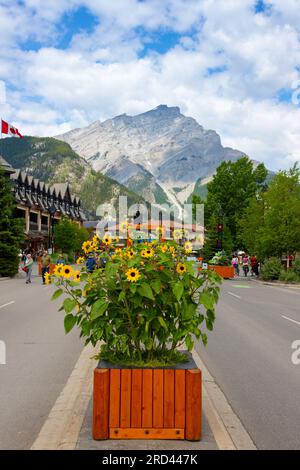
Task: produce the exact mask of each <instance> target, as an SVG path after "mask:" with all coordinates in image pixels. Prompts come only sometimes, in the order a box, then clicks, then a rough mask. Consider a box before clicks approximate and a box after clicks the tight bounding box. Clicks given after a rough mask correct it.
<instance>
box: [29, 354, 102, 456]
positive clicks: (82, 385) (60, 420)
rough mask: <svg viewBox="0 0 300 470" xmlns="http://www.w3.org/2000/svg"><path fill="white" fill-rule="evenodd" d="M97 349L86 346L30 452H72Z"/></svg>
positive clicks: (90, 381)
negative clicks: (92, 358)
mask: <svg viewBox="0 0 300 470" xmlns="http://www.w3.org/2000/svg"><path fill="white" fill-rule="evenodd" d="M98 352H99V350H98V349H96V348H94V347H92V346H91V345H88V346H86V347H85V348H84V349H83V351H82V353H81V354H80V356H79V359H78V361H77V363H76V365H75V367H74V369H73V371H72V373H71V375H70V377H69V379H68V381H67V383H66V385H65V387H64V389H63V390H62V392H61V393H60V395H59V397H58V398H57V400H56V402H55V404H54V406H53V408H52V410H51V411H50V414H49V416H48V418H47V419H46V421H45V423H44V424H43V426H42V428H41V430H40V432H39V435H38V437H37V438H36V440H35V441H34V443H33V445H32V446H31V450H73V449H75V447H76V444H77V439H78V435H79V432H80V429H81V426H82V423H83V420H84V417H85V413H86V409H87V407H88V404H89V401H90V398H91V394H92V386H93V379H92V378H93V370H94V368H95V366H96V363H97V361H96V360H91V357H93V356H94V355H95V354H97V353H98Z"/></svg>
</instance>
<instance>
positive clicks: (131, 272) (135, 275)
mask: <svg viewBox="0 0 300 470" xmlns="http://www.w3.org/2000/svg"><path fill="white" fill-rule="evenodd" d="M126 276H127V281H129V282H136V281H137V280H138V279H139V277H140V276H141V275H140V272H139V270H138V269H136V268H130V269H128V270H127V271H126Z"/></svg>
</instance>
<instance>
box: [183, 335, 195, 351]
mask: <svg viewBox="0 0 300 470" xmlns="http://www.w3.org/2000/svg"><path fill="white" fill-rule="evenodd" d="M185 344H186V347H187V348H188V350H189V351H191V350H192V349H193V347H194V342H193V341H192V338H191V336H190V335H187V337H186V338H185Z"/></svg>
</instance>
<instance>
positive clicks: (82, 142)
mask: <svg viewBox="0 0 300 470" xmlns="http://www.w3.org/2000/svg"><path fill="white" fill-rule="evenodd" d="M56 138H57V139H59V140H61V141H63V142H67V143H68V144H70V146H71V147H72V149H73V150H74V151H76V152H77V153H78V154H79V155H80V156H81V157H83V158H85V160H86V161H87V162H89V163H90V164H91V165H92V166H93V168H94V169H95V170H97V171H101V172H102V173H104V174H105V175H107V176H110V177H112V178H114V179H115V180H117V181H118V182H119V183H122V184H123V185H125V186H126V187H127V188H129V189H130V190H133V191H135V192H137V193H138V194H140V195H141V196H142V197H143V198H144V199H146V200H148V201H149V202H156V203H157V204H162V203H164V202H172V203H176V204H181V203H183V202H185V201H187V200H188V198H189V196H190V195H191V193H193V191H194V188H195V184H196V183H197V185H198V186H199V185H200V186H201V180H203V179H205V178H207V177H209V176H211V175H212V174H213V173H214V171H215V170H216V168H217V167H218V166H219V164H220V163H221V162H222V161H224V160H237V159H238V158H240V157H241V156H243V155H244V153H242V152H240V151H238V150H234V149H231V148H227V147H223V146H222V143H221V139H220V136H219V135H218V134H217V133H216V132H215V131H213V130H205V129H204V128H203V127H202V126H201V125H200V124H198V123H197V121H196V120H195V119H193V118H191V117H186V116H184V115H183V114H181V112H180V109H179V108H178V107H168V106H166V105H160V106H158V107H157V108H155V109H153V110H151V111H147V112H145V113H142V114H139V115H137V116H128V115H127V114H122V115H120V116H116V117H114V118H112V119H108V120H106V121H104V122H100V121H96V122H94V123H92V124H90V125H89V126H87V127H85V128H82V129H74V130H72V131H70V132H67V133H65V134H63V135H59V136H57V137H56ZM199 182H200V183H199Z"/></svg>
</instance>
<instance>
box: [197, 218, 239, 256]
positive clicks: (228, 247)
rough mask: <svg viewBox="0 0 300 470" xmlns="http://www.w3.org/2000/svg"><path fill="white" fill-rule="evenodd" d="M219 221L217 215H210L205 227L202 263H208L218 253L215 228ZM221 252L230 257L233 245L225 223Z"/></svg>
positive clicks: (224, 222)
mask: <svg viewBox="0 0 300 470" xmlns="http://www.w3.org/2000/svg"><path fill="white" fill-rule="evenodd" d="M219 222H220V219H219V218H218V216H217V215H215V214H212V215H211V218H210V220H209V223H208V224H207V225H206V234H205V242H204V246H203V249H202V255H203V257H204V261H206V262H208V261H209V260H210V259H211V258H212V257H213V256H214V255H215V254H216V252H218V251H220V247H219V246H218V241H217V236H218V233H217V227H218V223H219ZM222 250H223V251H225V252H226V254H227V255H229V256H230V255H231V253H232V250H233V243H232V238H231V233H230V230H229V228H228V227H227V225H226V221H225V220H224V221H223V234H222Z"/></svg>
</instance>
